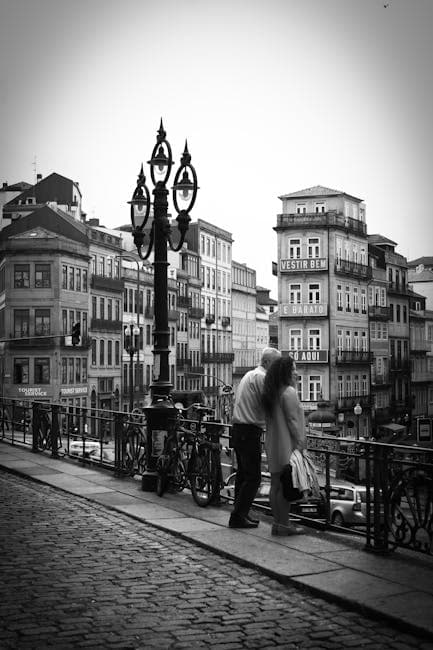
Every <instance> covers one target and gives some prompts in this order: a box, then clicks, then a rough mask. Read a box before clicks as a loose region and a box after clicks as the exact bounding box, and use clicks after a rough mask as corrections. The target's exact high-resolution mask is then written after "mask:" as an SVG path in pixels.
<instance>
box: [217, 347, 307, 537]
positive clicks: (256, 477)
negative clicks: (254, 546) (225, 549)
mask: <svg viewBox="0 0 433 650" xmlns="http://www.w3.org/2000/svg"><path fill="white" fill-rule="evenodd" d="M296 378H297V374H296V364H295V361H294V360H293V358H292V357H289V356H287V357H286V356H284V357H283V356H282V355H281V353H280V352H279V351H278V350H277V349H275V348H265V349H264V350H263V352H262V357H261V361H260V365H259V366H258V367H257V368H255V369H254V370H250V371H249V372H247V373H246V374H245V375H244V377H243V378H242V380H241V382H240V384H239V387H238V390H237V394H236V399H235V407H234V411H233V420H232V422H233V426H232V444H233V448H234V450H235V453H236V460H237V473H236V481H235V500H234V507H233V511H232V513H231V516H230V520H229V527H230V528H255V527H257V526H258V524H259V522H258V520H257V519H253V518H252V517H251V515H250V508H251V505H252V503H253V501H254V498H255V496H256V493H257V490H258V488H259V485H260V482H261V436H262V431H263V429H266V433H265V449H266V455H267V459H268V468H269V472H270V474H271V492H270V502H271V508H272V514H273V518H274V523H273V525H272V534H273V535H293V534H297V533H300V532H302V528H298V527H296V526H294V525H293V524H291V523H290V520H289V518H290V503H289V502H288V501H286V499H285V498H284V495H283V490H282V483H281V480H280V478H281V473H282V471H283V469H284V467H285V466H287V465H288V464H289V460H290V456H291V454H292V452H293V451H294V450H295V449H299V450H302V449H304V447H305V444H306V437H305V427H304V415H303V410H302V408H301V405H300V403H299V399H298V395H297V392H296V388H295V386H296Z"/></svg>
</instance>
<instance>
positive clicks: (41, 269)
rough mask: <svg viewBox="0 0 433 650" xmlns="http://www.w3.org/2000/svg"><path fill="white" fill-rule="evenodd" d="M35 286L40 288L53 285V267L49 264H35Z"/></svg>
mask: <svg viewBox="0 0 433 650" xmlns="http://www.w3.org/2000/svg"><path fill="white" fill-rule="evenodd" d="M35 287H36V288H38V289H47V288H49V287H51V268H50V265H49V264H35Z"/></svg>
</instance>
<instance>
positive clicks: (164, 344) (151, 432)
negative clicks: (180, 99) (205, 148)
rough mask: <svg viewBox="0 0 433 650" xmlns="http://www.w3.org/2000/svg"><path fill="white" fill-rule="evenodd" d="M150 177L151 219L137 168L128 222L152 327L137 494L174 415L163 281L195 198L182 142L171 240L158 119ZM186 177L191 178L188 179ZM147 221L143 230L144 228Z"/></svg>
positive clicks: (150, 475)
mask: <svg viewBox="0 0 433 650" xmlns="http://www.w3.org/2000/svg"><path fill="white" fill-rule="evenodd" d="M148 164H149V165H150V176H151V179H152V183H153V186H154V189H153V192H152V193H153V197H154V200H153V220H151V223H150V220H149V217H150V192H149V189H148V187H147V185H146V178H145V176H144V172H143V165H142V166H141V169H140V173H139V175H138V180H137V186H136V188H135V190H134V193H133V196H132V199H131V201H129V203H130V205H131V223H132V235H133V238H134V243H135V245H136V247H137V251H138V254H139V256H140V258H141V259H148V257H149V256H150V254H151V252H152V251H153V253H154V258H153V266H154V294H155V328H154V339H153V343H154V346H153V355H154V358H153V377H152V384H151V386H150V390H151V398H152V403H151V405H150V406H149V407H147V408H146V409H145V411H146V421H147V455H148V456H147V468H146V472H145V473H144V475H143V478H142V489H143V490H154V489H155V485H156V472H155V469H156V459H157V457H158V455H159V454H160V453H161V451H162V445H163V441H164V437H165V435H166V434H167V431H168V427H169V420H170V418H172V417H173V415H174V411H175V409H174V406H173V404H172V402H171V401H170V399H169V396H170V391H171V388H172V384H171V382H170V375H169V370H170V368H169V362H168V357H169V354H170V349H169V343H170V330H169V327H168V293H167V291H168V279H167V267H168V261H167V245H168V246H170V248H171V249H172V250H173V251H179V250H180V249H181V247H182V246H183V243H184V241H185V236H186V233H187V230H188V226H189V222H190V221H191V217H190V216H189V213H190V211H191V210H192V208H193V206H194V203H195V200H196V197H197V190H198V185H197V175H196V172H195V169H194V167H193V166H192V165H191V156H190V154H189V151H188V146H187V143H186V142H185V149H184V152H183V154H182V157H181V160H180V166H179V168H178V169H177V171H176V174H175V177H174V182H173V188H172V198H173V204H174V207H175V210H176V212H177V217H176V221H177V227H178V231H179V240H178V242H177V244H175V243H174V241H173V239H172V228H171V224H170V220H169V218H168V201H167V196H168V194H169V191H168V189H167V182H168V179H169V176H170V173H171V168H172V166H173V158H172V152H171V146H170V143H169V142H168V141H167V139H166V132H165V130H164V127H163V124H162V120H161V124H160V127H159V130H158V132H157V138H156V144H155V146H154V148H153V151H152V156H151V159H150V160H149V161H148ZM189 173H191V176H192V180H191V179H190V177H189ZM148 222H149V227H148V228H147V231H146V230H145V229H146V226H147V224H148Z"/></svg>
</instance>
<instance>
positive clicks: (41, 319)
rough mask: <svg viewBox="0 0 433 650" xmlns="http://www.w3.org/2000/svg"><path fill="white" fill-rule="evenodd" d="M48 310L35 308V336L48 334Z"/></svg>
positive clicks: (49, 317) (49, 318) (49, 328)
mask: <svg viewBox="0 0 433 650" xmlns="http://www.w3.org/2000/svg"><path fill="white" fill-rule="evenodd" d="M50 321H51V316H50V310H49V309H35V336H47V335H48V334H50V330H51V327H50Z"/></svg>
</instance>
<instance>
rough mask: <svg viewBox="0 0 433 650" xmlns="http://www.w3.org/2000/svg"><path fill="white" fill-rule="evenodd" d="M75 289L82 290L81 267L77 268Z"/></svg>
mask: <svg viewBox="0 0 433 650" xmlns="http://www.w3.org/2000/svg"><path fill="white" fill-rule="evenodd" d="M75 291H81V269H75Z"/></svg>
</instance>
